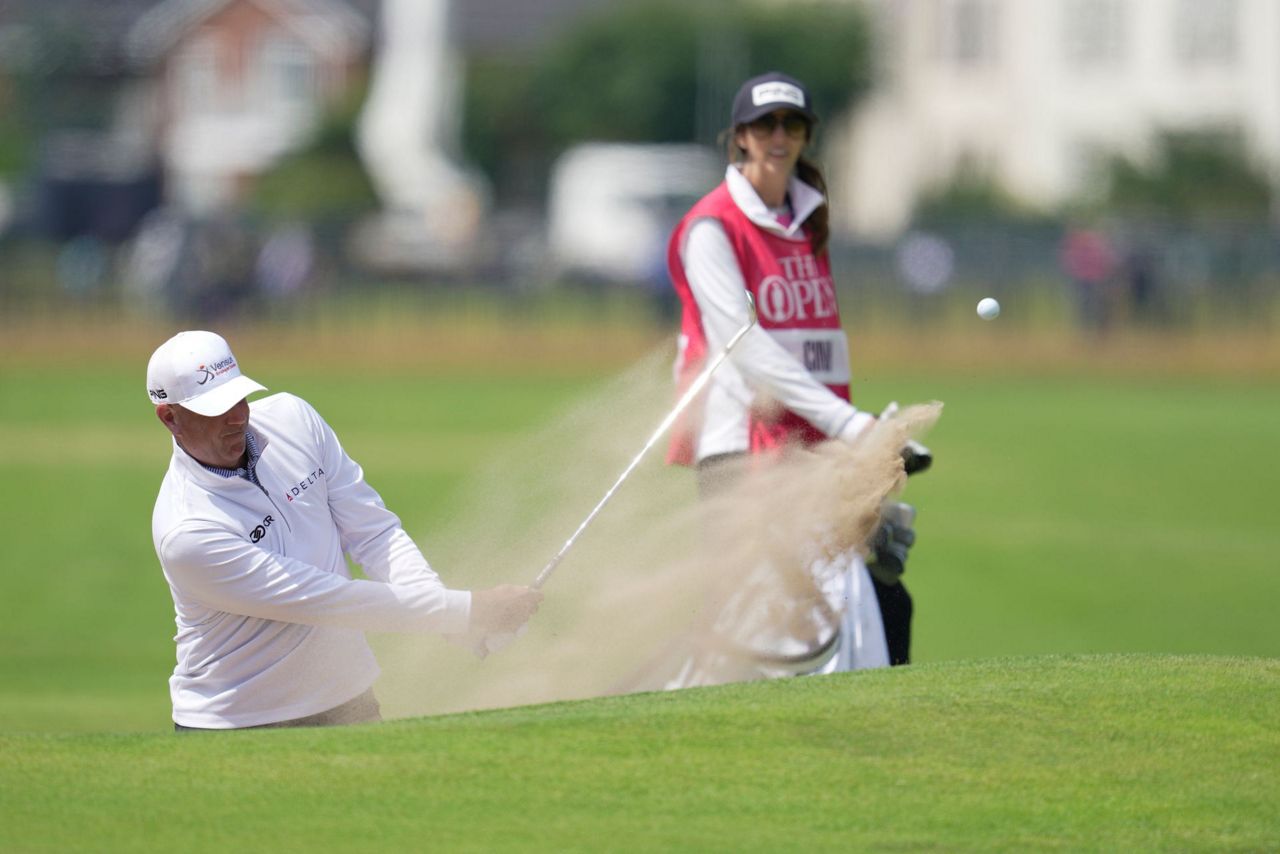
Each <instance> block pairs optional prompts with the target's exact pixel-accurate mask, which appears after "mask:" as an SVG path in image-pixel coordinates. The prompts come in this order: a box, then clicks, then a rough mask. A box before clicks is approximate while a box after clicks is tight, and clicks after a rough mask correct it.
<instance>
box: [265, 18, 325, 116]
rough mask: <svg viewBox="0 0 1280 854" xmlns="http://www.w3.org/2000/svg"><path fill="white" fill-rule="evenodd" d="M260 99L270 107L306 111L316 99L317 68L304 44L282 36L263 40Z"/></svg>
mask: <svg viewBox="0 0 1280 854" xmlns="http://www.w3.org/2000/svg"><path fill="white" fill-rule="evenodd" d="M257 78H258V85H259V95H260V98H259V102H260V103H261V104H262V105H263V106H264V107H266V108H267V109H282V110H293V111H297V110H307V109H309V108H311V107H312V106H313V105H314V103H315V99H316V88H317V86H316V67H315V61H314V59H313V58H312V56H311V54H310V53H309V52H308V51H307V50H306V48H304V47H303V46H302V45H300V44H298V43H297V42H295V41H292V40H290V39H287V38H284V37H282V36H279V35H274V36H268V37H267V38H264V39H263V40H262V42H261V48H260V50H259V54H258V73H257Z"/></svg>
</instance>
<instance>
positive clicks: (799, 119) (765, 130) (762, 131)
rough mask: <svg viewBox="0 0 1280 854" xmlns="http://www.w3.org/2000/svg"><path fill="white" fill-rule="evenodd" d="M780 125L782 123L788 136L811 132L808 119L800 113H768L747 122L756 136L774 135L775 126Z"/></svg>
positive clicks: (749, 128)
mask: <svg viewBox="0 0 1280 854" xmlns="http://www.w3.org/2000/svg"><path fill="white" fill-rule="evenodd" d="M778 125H782V129H783V130H784V131H786V132H787V136H803V135H804V134H806V133H808V132H809V122H808V120H807V119H806V118H805V117H804V116H802V115H800V114H799V113H786V114H784V115H782V116H778V115H777V114H776V113H767V114H766V115H763V116H761V117H760V118H758V119H755V120H754V121H750V122H747V129H748V130H750V131H751V132H752V133H753V134H755V135H756V136H772V135H773V131H774V128H776V127H777V126H778Z"/></svg>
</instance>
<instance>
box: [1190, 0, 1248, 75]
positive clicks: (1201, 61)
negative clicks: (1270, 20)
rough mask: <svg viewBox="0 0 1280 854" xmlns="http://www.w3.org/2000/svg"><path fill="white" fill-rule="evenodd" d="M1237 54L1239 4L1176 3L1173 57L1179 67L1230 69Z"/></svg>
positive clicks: (1216, 0)
mask: <svg viewBox="0 0 1280 854" xmlns="http://www.w3.org/2000/svg"><path fill="white" fill-rule="evenodd" d="M1239 50H1240V3H1239V0H1178V3H1177V6H1176V16H1175V18H1174V54H1175V55H1176V56H1177V58H1178V61H1179V62H1180V63H1181V64H1182V65H1185V66H1193V67H1194V66H1206V65H1232V64H1234V63H1235V61H1236V59H1237V57H1238V55H1239Z"/></svg>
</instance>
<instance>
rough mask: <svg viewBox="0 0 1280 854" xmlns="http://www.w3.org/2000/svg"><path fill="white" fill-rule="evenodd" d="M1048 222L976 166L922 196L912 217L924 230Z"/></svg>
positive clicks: (966, 166)
mask: <svg viewBox="0 0 1280 854" xmlns="http://www.w3.org/2000/svg"><path fill="white" fill-rule="evenodd" d="M1046 219H1047V216H1046V215H1045V214H1044V213H1042V212H1040V211H1037V210H1033V209H1032V208H1030V207H1028V206H1027V205H1025V204H1024V203H1022V202H1020V201H1019V200H1018V199H1016V198H1015V197H1014V196H1013V195H1012V194H1010V193H1009V192H1008V191H1007V190H1005V189H1004V187H1003V186H1002V185H1001V184H1000V182H999V180H998V179H997V178H995V176H993V175H991V174H990V173H989V172H987V171H984V170H982V169H980V168H978V167H976V166H974V165H972V164H962V165H961V166H960V167H959V168H957V169H956V171H955V172H954V173H953V174H952V176H951V178H950V179H949V180H948V181H947V182H945V183H943V184H941V185H939V186H937V187H935V188H933V189H932V190H929V191H927V192H925V193H922V194H921V195H920V197H919V198H918V199H917V200H916V204H915V208H914V210H913V212H912V217H911V220H912V223H913V224H914V225H915V226H917V227H921V228H948V227H954V226H957V225H962V224H965V223H975V222H982V223H1006V224H1024V225H1033V224H1040V223H1043V222H1044V221H1045V220H1046Z"/></svg>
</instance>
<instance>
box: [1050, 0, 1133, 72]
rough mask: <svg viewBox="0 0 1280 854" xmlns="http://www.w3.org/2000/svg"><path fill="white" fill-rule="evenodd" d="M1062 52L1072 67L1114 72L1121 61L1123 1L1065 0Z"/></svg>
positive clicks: (1122, 56)
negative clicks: (1105, 69) (1103, 69)
mask: <svg viewBox="0 0 1280 854" xmlns="http://www.w3.org/2000/svg"><path fill="white" fill-rule="evenodd" d="M1063 13H1064V18H1063V22H1062V23H1063V28H1062V33H1063V52H1064V54H1065V57H1066V60H1067V64H1068V65H1070V66H1071V67H1073V68H1079V69H1082V70H1088V69H1092V68H1108V69H1114V68H1116V67H1118V66H1119V65H1121V64H1122V63H1123V61H1124V45H1125V4H1124V0H1067V2H1066V4H1065V5H1064V7H1063Z"/></svg>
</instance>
